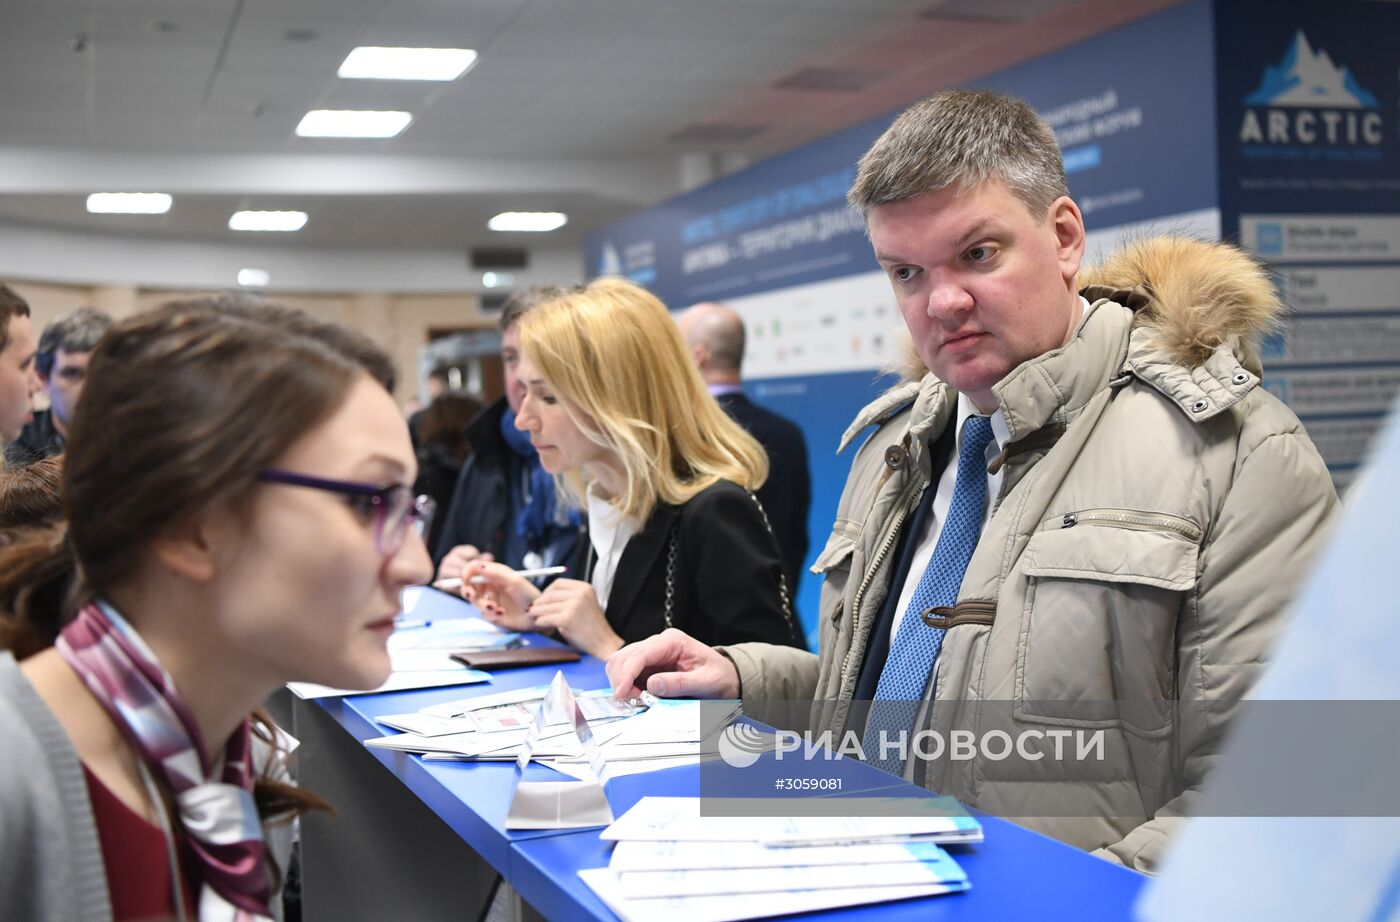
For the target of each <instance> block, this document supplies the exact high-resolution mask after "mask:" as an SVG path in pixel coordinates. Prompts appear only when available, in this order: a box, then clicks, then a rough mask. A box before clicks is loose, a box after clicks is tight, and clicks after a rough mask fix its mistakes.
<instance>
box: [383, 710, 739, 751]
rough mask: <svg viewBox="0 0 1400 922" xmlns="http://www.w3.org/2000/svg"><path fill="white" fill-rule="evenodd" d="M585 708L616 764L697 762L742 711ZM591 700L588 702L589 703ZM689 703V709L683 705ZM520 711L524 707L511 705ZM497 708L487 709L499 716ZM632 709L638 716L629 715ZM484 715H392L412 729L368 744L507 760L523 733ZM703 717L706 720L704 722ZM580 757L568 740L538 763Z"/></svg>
mask: <svg viewBox="0 0 1400 922" xmlns="http://www.w3.org/2000/svg"><path fill="white" fill-rule="evenodd" d="M577 700H578V704H579V707H580V709H581V710H585V711H591V712H592V713H593V714H594V715H596V716H592V717H589V718H588V722H589V725H590V726H593V727H595V730H596V732H597V735H598V740H599V743H600V745H601V746H602V747H603V750H604V755H605V756H606V757H607V758H608V759H609V761H611V760H614V759H616V760H618V761H623V762H627V761H635V760H646V759H664V758H675V757H680V756H690V757H692V758H698V757H699V755H700V754H701V747H702V744H703V743H704V741H705V739H708V738H710V737H712V736H713V735H714V734H716V733H718V732H719V731H720V730H722V729H723V728H724V726H726V725H727V724H728V722H729V721H731V720H732V719H733V718H734V716H735V715H736V714H737V713H738V703H737V702H735V703H734V706H733V707H732V708H731V709H730V710H728V712H727V713H726V712H722V711H718V710H716V709H714V708H712V707H709V706H708V704H707V706H705V707H704V708H703V709H702V707H701V702H698V701H689V702H680V703H677V704H672V705H670V706H667V707H652V708H650V709H648V710H645V711H642V712H641V713H636V707H635V706H632V705H628V704H624V703H621V702H616V701H613V700H612V699H610V698H608V697H605V696H604V697H579V698H578V699H577ZM585 702H587V703H585ZM680 705H684V706H680ZM510 706H511V707H516V706H519V705H510ZM494 711H495V709H491V710H488V711H486V712H485V713H486V714H488V715H489V714H492V713H494ZM629 711H632V712H633V716H630V717H628V716H625V715H627V713H628V712H629ZM482 714H483V712H482V711H473V712H469V713H468V714H465V715H463V716H461V717H456V718H438V717H430V716H428V715H423V714H406V715H405V714H393V715H385V716H382V717H378V718H376V720H377V721H378V722H380V723H382V724H385V725H386V726H391V727H395V728H398V729H403V730H406V731H408V732H407V733H405V734H400V735H397V736H386V737H383V738H381V739H375V740H368V741H366V745H369V746H374V747H376V748H385V749H399V750H404V751H408V752H423V753H436V754H440V755H443V756H446V757H450V756H452V755H456V756H460V757H463V758H471V759H480V758H490V759H503V758H508V757H511V755H512V754H513V753H518V751H519V745H520V743H521V742H522V741H523V739H524V733H525V730H524V729H514V730H511V729H508V728H504V729H503V728H500V727H499V726H498V725H496V724H495V723H494V722H488V723H487V725H486V727H484V728H479V729H478V728H474V725H477V726H479V725H480V724H481V717H482ZM702 714H703V715H704V719H703V720H702ZM550 730H551V731H552V732H550V733H548V734H546V738H549V737H562V736H563V735H564V734H565V732H566V731H567V726H566V725H564V724H551V725H550ZM561 757H562V758H568V759H577V758H580V754H579V753H578V752H577V751H575V750H574V748H571V747H570V746H569V744H568V743H567V742H562V743H561V745H560V746H559V747H558V748H555V749H550V748H543V749H540V750H538V751H537V752H536V760H537V761H538V760H542V759H545V758H561Z"/></svg>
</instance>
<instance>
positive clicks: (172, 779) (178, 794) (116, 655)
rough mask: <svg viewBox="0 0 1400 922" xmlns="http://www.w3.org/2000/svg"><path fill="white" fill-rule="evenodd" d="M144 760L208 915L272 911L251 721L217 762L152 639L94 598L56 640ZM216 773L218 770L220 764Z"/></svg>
mask: <svg viewBox="0 0 1400 922" xmlns="http://www.w3.org/2000/svg"><path fill="white" fill-rule="evenodd" d="M54 646H55V647H56V648H57V649H58V652H59V653H60V654H62V656H63V658H64V659H65V660H67V661H68V664H69V665H70V666H72V667H73V669H74V671H76V672H77V673H78V675H80V676H82V679H83V681H84V682H85V683H87V687H88V689H89V690H91V692H92V693H93V695H95V696H96V698H97V700H98V701H99V702H101V704H102V706H103V707H104V708H105V709H106V710H107V713H108V714H109V715H111V717H112V720H113V721H115V722H116V724H117V726H118V727H119V728H120V729H121V731H122V733H123V735H125V736H126V738H127V740H128V741H130V743H131V744H132V745H133V746H134V747H135V748H136V751H137V753H138V754H139V755H140V756H141V758H142V760H143V761H144V762H145V764H146V766H147V768H148V769H150V771H151V772H152V773H154V774H155V775H156V776H157V777H159V778H160V779H162V780H163V781H164V782H165V784H166V786H167V787H168V788H169V790H170V791H171V792H173V793H174V795H175V802H176V805H177V806H178V809H179V811H180V825H181V826H182V827H183V828H184V831H185V834H186V836H187V837H188V840H189V845H190V848H191V849H192V850H193V852H194V854H195V856H196V858H197V859H198V861H199V868H198V871H199V877H200V879H201V881H202V882H203V886H202V888H201V890H200V895H199V918H200V920H201V922H251V920H258V919H266V918H268V917H269V916H270V915H271V913H270V912H269V910H268V900H269V898H270V893H269V890H270V887H269V883H268V875H267V857H266V855H267V849H266V846H265V845H264V843H263V832H262V823H261V821H260V820H259V818H258V811H257V807H256V805H255V804H254V803H253V760H252V724H251V722H250V721H249V720H247V719H245V720H244V721H243V723H242V724H240V725H239V727H238V729H236V730H234V731H233V735H232V736H230V737H229V739H228V742H227V743H226V744H225V746H224V751H223V759H222V760H220V761H221V763H222V764H216V763H211V761H210V757H209V753H208V751H207V750H206V749H205V747H204V742H203V740H202V739H201V738H200V735H199V728H198V727H197V726H195V722H194V718H193V717H192V716H191V715H190V712H189V709H188V708H186V707H185V705H184V703H183V702H182V701H181V700H180V697H179V695H178V694H177V693H176V691H175V683H174V682H173V681H172V680H171V678H170V674H169V673H167V672H166V671H165V669H164V668H162V666H161V665H160V663H159V662H158V661H157V660H156V657H155V654H154V653H153V652H151V648H150V647H148V646H146V643H145V642H144V641H143V640H142V639H141V637H140V636H139V635H138V634H137V633H136V631H135V630H133V629H132V627H131V625H129V624H127V623H126V621H125V620H124V619H123V618H122V616H121V615H119V614H117V612H116V610H115V609H113V608H112V607H111V606H110V605H107V604H106V603H102V602H96V603H89V604H88V605H86V606H84V607H83V609H82V610H81V611H79V612H78V616H77V617H76V618H74V619H73V621H72V622H71V623H70V624H68V626H67V627H65V628H64V629H63V631H62V633H61V634H60V635H59V638H58V641H57V642H56V643H55V644H54ZM216 773H217V774H216Z"/></svg>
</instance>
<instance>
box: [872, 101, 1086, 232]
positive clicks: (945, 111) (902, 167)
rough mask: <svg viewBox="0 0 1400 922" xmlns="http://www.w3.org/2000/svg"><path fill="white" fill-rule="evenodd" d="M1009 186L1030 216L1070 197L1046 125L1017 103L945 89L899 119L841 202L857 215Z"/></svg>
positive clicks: (1057, 150)
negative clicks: (944, 194) (994, 183)
mask: <svg viewBox="0 0 1400 922" xmlns="http://www.w3.org/2000/svg"><path fill="white" fill-rule="evenodd" d="M990 180H1000V181H1001V182H1003V183H1005V184H1006V187H1007V188H1008V189H1009V190H1010V191H1011V194H1012V195H1014V196H1016V198H1017V199H1019V200H1020V201H1021V203H1022V204H1024V205H1025V206H1026V208H1027V209H1028V210H1029V211H1030V212H1031V214H1032V215H1034V216H1035V217H1037V218H1039V217H1042V216H1043V215H1044V214H1045V213H1046V211H1048V210H1049V208H1050V203H1051V202H1053V201H1055V199H1057V198H1059V197H1060V196H1062V195H1068V194H1069V184H1068V183H1067V182H1066V181H1065V168H1064V162H1063V160H1062V159H1061V157H1060V148H1059V145H1057V144H1056V143H1055V133H1054V132H1053V131H1051V130H1050V126H1049V125H1046V124H1045V122H1044V121H1042V120H1041V118H1040V116H1038V115H1036V113H1035V110H1034V109H1032V108H1031V107H1030V106H1029V105H1027V104H1026V103H1025V102H1023V101H1022V100H1019V99H1015V98H1013V97H1011V96H1003V95H1002V94H1000V93H991V92H987V91H985V90H981V91H970V90H945V91H943V92H941V93H937V94H935V95H933V96H930V97H929V98H927V99H925V100H923V101H922V102H917V103H915V104H914V105H912V106H910V107H909V108H908V109H905V110H904V111H903V112H902V113H900V115H899V117H898V118H896V119H895V120H894V124H892V125H890V127H889V128H888V129H887V130H886V131H885V133H884V134H882V135H880V137H879V138H878V139H876V141H875V143H874V145H872V146H871V148H870V150H868V151H866V153H865V156H863V157H861V158H860V163H858V164H857V166H856V178H855V182H854V183H852V184H851V191H850V192H849V193H848V194H847V196H846V198H847V200H848V201H849V202H850V203H851V205H852V207H854V208H856V209H858V210H859V211H860V213H861V214H862V215H869V213H870V209H871V208H874V207H876V206H877V205H885V204H888V203H890V202H902V201H905V200H907V199H913V198H918V197H919V196H922V195H928V194H930V193H934V192H941V191H942V190H944V189H946V188H949V187H950V186H952V187H956V188H958V189H961V190H964V191H970V190H972V189H976V188H978V187H979V186H981V185H982V184H984V183H986V182H988V181H990Z"/></svg>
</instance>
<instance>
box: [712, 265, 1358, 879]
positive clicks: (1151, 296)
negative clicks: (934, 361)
mask: <svg viewBox="0 0 1400 922" xmlns="http://www.w3.org/2000/svg"><path fill="white" fill-rule="evenodd" d="M1081 282H1082V283H1084V285H1083V292H1084V295H1085V297H1086V298H1087V299H1088V300H1089V301H1090V308H1089V310H1088V311H1087V312H1086V315H1085V316H1084V318H1083V320H1082V322H1081V324H1080V326H1079V328H1078V330H1077V332H1076V333H1075V335H1074V337H1073V339H1072V340H1071V341H1070V342H1069V343H1068V344H1067V345H1066V346H1064V347H1063V348H1061V349H1057V350H1054V351H1052V352H1049V353H1046V354H1045V355H1042V356H1040V357H1038V358H1036V359H1032V360H1031V361H1028V362H1026V363H1025V364H1023V365H1021V366H1020V367H1018V368H1017V369H1016V370H1014V371H1013V372H1011V374H1009V375H1008V376H1007V377H1006V378H1005V379H1003V380H1002V381H1001V382H1000V383H999V384H998V385H996V387H995V388H994V390H995V392H996V395H997V397H998V399H999V401H1000V406H1001V408H1002V410H1003V411H1004V413H1005V416H1006V422H1007V426H1008V428H1009V429H1010V437H1011V438H1010V443H1009V444H1008V446H1007V448H1006V450H1005V452H1004V453H1003V455H1002V457H1000V458H999V459H998V460H997V462H994V463H1000V464H1002V465H1003V467H1004V471H1005V476H1004V477H1003V479H1002V485H1001V489H1000V491H999V494H998V495H997V496H996V497H994V498H993V499H992V503H993V507H992V510H993V511H992V515H991V517H990V520H989V521H988V524H987V526H986V529H985V531H984V532H983V535H982V538H981V540H980V541H979V543H978V546H977V549H976V551H975V553H974V554H973V556H972V560H971V562H970V563H969V565H968V568H967V572H966V574H965V576H964V578H963V583H962V588H961V591H960V592H959V595H958V602H957V604H956V605H955V606H954V607H953V608H952V609H939V610H936V611H934V612H933V613H931V614H929V615H926V616H925V621H926V622H927V623H929V624H930V625H932V626H935V627H945V628H947V634H946V635H945V637H944V640H943V647H942V651H941V653H940V655H939V657H938V660H937V666H936V671H935V685H934V689H935V690H934V702H935V703H934V705H933V707H932V708H931V714H932V717H931V720H932V723H931V728H932V729H935V730H940V731H941V732H943V733H944V734H945V739H947V738H950V737H949V736H948V735H947V734H948V731H949V730H951V729H952V728H955V727H970V728H973V729H974V730H975V731H976V733H977V734H978V736H979V737H980V736H981V734H983V733H984V732H985V731H987V730H988V729H1000V730H1005V731H1006V732H1007V733H1008V734H1009V735H1010V736H1011V737H1012V738H1013V739H1014V738H1017V736H1018V734H1020V733H1022V732H1023V731H1026V730H1028V729H1029V730H1034V729H1038V730H1040V731H1042V732H1043V731H1046V730H1051V729H1054V730H1060V729H1070V730H1082V731H1085V732H1086V733H1091V732H1092V731H1095V730H1103V731H1104V735H1103V736H1104V745H1103V749H1102V753H1103V756H1104V757H1103V758H1102V760H1092V759H1090V760H1087V761H1084V760H1077V759H1066V760H1056V759H1050V758H1044V759H1040V760H1038V761H1030V760H1027V759H1020V758H1009V759H1005V760H993V759H988V758H982V757H979V758H977V759H973V760H968V761H961V762H958V761H953V760H950V759H947V758H944V759H940V760H936V761H934V762H931V763H922V764H920V765H919V766H917V767H916V778H917V779H918V780H920V781H922V782H923V783H924V784H925V785H926V786H928V787H930V788H932V789H934V790H937V791H940V792H942V793H947V794H952V795H954V796H956V797H957V798H959V799H960V800H962V801H963V802H965V803H968V804H972V805H974V806H976V807H979V808H981V809H983V810H986V811H988V812H991V813H994V814H997V815H1000V816H1006V817H1009V818H1012V819H1015V820H1016V821H1017V822H1021V823H1023V824H1025V825H1027V826H1029V827H1031V828H1034V829H1038V830H1040V831H1042V832H1045V833H1046V834H1048V835H1051V836H1054V837H1055V838H1058V839H1060V840H1062V841H1065V842H1068V843H1071V844H1074V845H1077V846H1079V847H1081V848H1085V849H1097V850H1099V851H1098V853H1099V854H1100V855H1102V856H1103V857H1106V858H1110V859H1113V860H1117V861H1120V862H1122V863H1124V864H1126V865H1129V866H1131V867H1135V868H1138V869H1140V870H1147V871H1150V870H1152V869H1153V868H1154V867H1155V866H1156V864H1157V861H1158V859H1159V857H1160V854H1161V852H1162V849H1163V846H1164V845H1165V842H1166V838H1167V836H1168V835H1169V834H1170V832H1171V831H1172V830H1173V829H1174V828H1175V826H1176V825H1177V824H1179V823H1180V822H1181V820H1180V817H1182V816H1184V815H1186V814H1188V813H1189V812H1190V810H1191V805H1192V803H1193V801H1194V799H1195V797H1196V794H1197V788H1198V786H1199V785H1200V783H1201V780H1202V778H1203V777H1204V775H1205V774H1206V772H1207V770H1208V769H1209V767H1210V765H1211V763H1212V762H1213V760H1214V759H1215V757H1216V753H1217V752H1218V751H1219V746H1220V741H1221V736H1222V733H1223V731H1224V728H1225V726H1226V724H1227V723H1228V721H1229V719H1230V717H1231V715H1232V713H1233V712H1234V710H1235V709H1236V706H1237V704H1238V702H1239V700H1240V699H1241V697H1242V696H1243V695H1244V694H1245V692H1246V691H1247V690H1248V688H1249V687H1250V685H1251V684H1252V683H1253V681H1254V679H1255V678H1256V676H1257V674H1258V672H1259V670H1260V669H1261V668H1262V666H1263V664H1264V661H1265V659H1266V657H1267V655H1268V653H1269V650H1270V647H1271V644H1272V642H1273V640H1274V638H1275V637H1276V636H1277V634H1278V632H1279V629H1280V621H1281V617H1282V614H1283V612H1284V610H1285V608H1286V607H1287V604H1288V602H1289V600H1290V599H1291V598H1292V596H1293V592H1294V589H1295V587H1296V586H1297V585H1298V581H1299V579H1300V577H1301V576H1302V575H1303V573H1304V572H1305V571H1306V569H1307V565H1308V562H1309V561H1310V560H1311V559H1312V557H1313V554H1314V552H1315V551H1316V550H1317V548H1318V546H1319V543H1320V542H1321V541H1322V540H1323V539H1324V537H1325V529H1324V526H1325V525H1326V523H1327V521H1328V519H1329V517H1330V516H1331V515H1332V513H1333V511H1334V510H1335V508H1336V506H1337V498H1336V494H1335V492H1334V490H1333V487H1332V482H1331V479H1330V477H1329V475H1328V472H1327V469H1326V467H1325V466H1324V465H1323V462H1322V459H1321V457H1319V455H1318V453H1317V451H1316V449H1315V448H1314V447H1313V445H1312V443H1311V442H1310V441H1309V439H1308V437H1307V435H1306V433H1305V432H1304V431H1303V428H1302V425H1301V424H1300V423H1299V422H1298V419H1297V418H1296V417H1295V416H1294V415H1293V414H1292V413H1291V412H1290V411H1289V410H1288V409H1287V408H1286V407H1285V406H1283V404H1281V403H1280V402H1279V401H1278V400H1277V399H1275V398H1274V397H1273V396H1272V395H1271V394H1269V393H1267V392H1266V391H1265V390H1263V389H1262V388H1260V387H1259V386H1258V384H1259V374H1260V371H1261V369H1260V367H1259V364H1258V361H1257V359H1256V358H1255V357H1254V353H1253V349H1252V348H1251V346H1250V345H1249V343H1250V340H1251V339H1252V338H1253V337H1254V336H1255V335H1256V334H1258V333H1259V332H1260V331H1261V330H1263V329H1266V328H1267V327H1268V326H1270V325H1271V324H1272V323H1273V322H1274V321H1275V319H1276V317H1277V315H1278V313H1279V312H1280V310H1281V308H1280V305H1279V304H1278V302H1277V300H1276V298H1275V296H1274V294H1273V289H1272V286H1271V285H1270V284H1269V281H1268V278H1267V276H1265V275H1264V274H1263V272H1262V271H1261V270H1260V269H1259V268H1258V267H1257V266H1255V265H1254V264H1253V263H1252V262H1251V261H1250V260H1249V259H1248V258H1246V257H1245V256H1243V255H1242V254H1240V253H1239V252H1238V251H1237V250H1235V249H1233V248H1231V247H1227V246H1224V245H1219V244H1205V243H1200V242H1195V241H1187V240H1179V239H1170V238H1164V239H1156V240H1150V241H1144V242H1141V243H1139V244H1136V245H1134V246H1132V247H1130V248H1129V249H1127V250H1125V251H1123V252H1121V253H1119V254H1117V255H1116V256H1114V257H1112V258H1111V259H1110V261H1109V262H1108V263H1107V264H1106V265H1104V266H1103V267H1102V268H1100V269H1098V270H1094V271H1092V272H1090V273H1086V276H1085V277H1084V278H1082V279H1081ZM956 404H957V395H956V394H955V393H954V392H953V391H952V390H951V389H950V388H949V387H947V386H946V385H944V384H943V383H942V382H940V381H939V380H937V379H936V378H935V377H934V376H933V375H931V374H927V375H925V376H924V377H923V378H922V380H919V381H912V382H909V383H906V384H903V385H899V386H897V387H895V388H893V389H892V390H891V391H889V392H887V393H886V394H885V395H883V396H882V397H881V398H880V399H879V400H876V401H875V402H874V403H872V404H871V405H870V406H868V407H867V408H866V409H865V410H864V411H862V412H861V414H860V415H859V416H858V417H857V418H856V420H855V422H854V423H853V424H852V425H851V427H850V429H849V430H847V432H846V435H845V438H844V440H843V442H842V448H844V447H845V446H846V445H847V444H849V443H850V442H851V441H852V440H853V439H854V438H855V437H856V436H857V435H859V434H860V433H861V432H862V431H863V430H864V429H866V428H867V427H869V426H872V425H873V426H876V427H877V428H876V430H875V432H874V433H873V435H871V436H870V438H869V439H868V440H867V441H866V442H865V444H864V445H862V447H861V448H860V450H859V452H858V453H857V454H856V456H855V460H854V462H853V464H852V467H851V474H850V477H849V479H848V480H847V483H846V488H845V491H844V492H843V494H842V497H841V503H840V506H839V508H838V510H837V517H836V521H835V523H834V525H833V527H832V531H831V536H830V538H829V540H828V541H827V544H826V547H825V549H824V550H823V551H822V553H821V555H820V556H819V557H818V558H817V560H816V563H815V564H814V565H813V567H812V570H813V572H815V573H820V574H822V575H824V576H825V578H826V581H825V585H824V586H823V588H822V596H821V613H820V618H821V624H820V648H819V649H820V651H821V652H820V658H818V657H816V656H813V655H811V654H803V653H801V652H800V651H795V650H784V649H779V648H772V647H767V646H764V645H759V644H743V645H738V646H735V647H731V648H728V649H727V650H726V651H725V652H726V653H727V655H729V656H730V657H731V659H733V660H734V662H735V664H736V666H737V667H738V670H739V674H740V679H741V681H742V685H743V693H744V696H745V698H746V699H763V698H773V699H780V698H787V699H794V698H813V699H815V704H814V708H813V709H814V714H813V723H814V725H815V727H816V728H817V729H819V730H820V729H830V730H831V731H833V732H834V733H838V734H839V733H840V732H841V730H842V729H843V728H844V727H845V724H846V720H847V715H848V711H849V704H850V700H851V697H852V695H853V693H854V689H855V685H856V680H857V678H858V676H859V673H860V667H861V663H862V660H863V657H864V655H865V649H866V645H867V641H868V639H869V633H870V627H871V623H872V621H874V620H875V618H876V617H877V614H878V612H879V610H880V607H881V605H882V603H883V602H884V600H885V596H886V593H887V592H889V591H891V587H890V586H889V582H890V579H891V570H892V568H893V563H894V562H893V560H892V559H891V558H892V557H893V556H894V553H893V550H894V545H895V543H896V541H897V539H898V533H899V529H900V526H901V524H902V523H903V521H904V519H905V518H906V516H908V515H909V514H910V512H911V511H912V510H913V508H914V507H915V505H916V504H917V503H918V500H919V496H920V494H921V493H922V492H923V490H924V489H925V488H926V487H927V486H928V485H929V483H930V482H931V480H932V479H934V475H933V474H932V472H931V471H930V461H929V457H928V446H929V445H930V444H931V442H932V440H934V439H936V438H937V437H938V435H939V434H940V433H941V432H942V430H943V428H944V427H945V426H947V425H948V424H949V423H950V421H953V420H954V419H955V417H956ZM894 591H896V592H897V591H898V587H894ZM1067 748H1068V749H1070V750H1071V751H1073V749H1074V745H1073V744H1069V745H1067Z"/></svg>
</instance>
